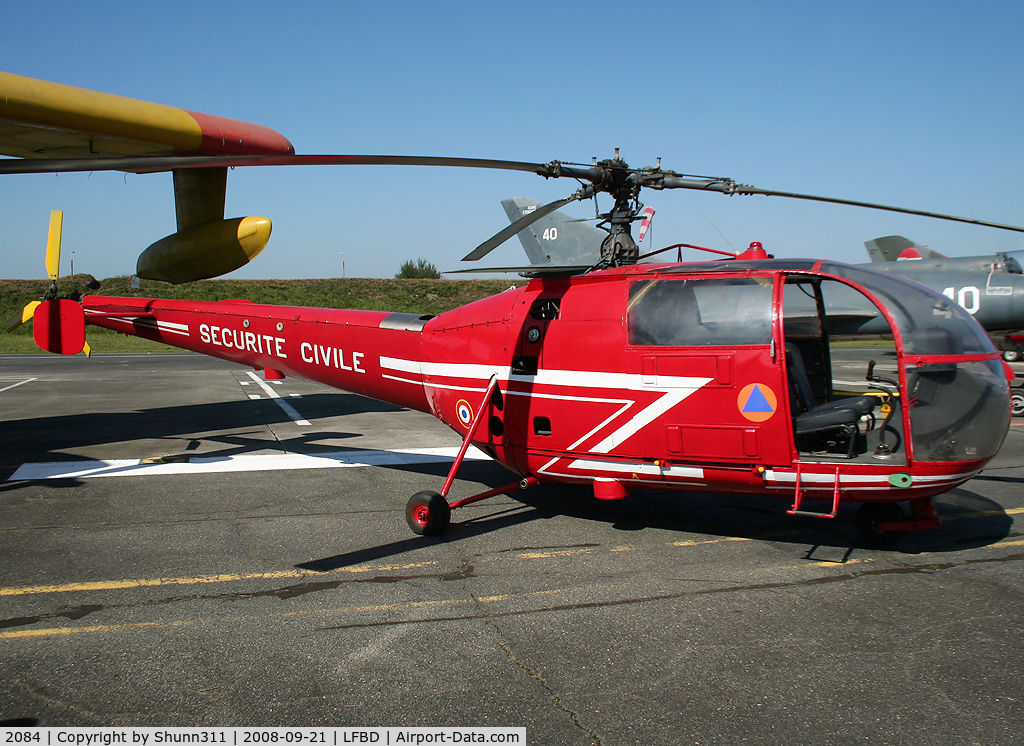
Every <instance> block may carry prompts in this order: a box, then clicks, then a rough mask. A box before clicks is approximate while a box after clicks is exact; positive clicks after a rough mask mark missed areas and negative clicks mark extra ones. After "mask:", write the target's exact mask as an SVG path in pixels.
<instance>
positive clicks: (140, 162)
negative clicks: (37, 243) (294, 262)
mask: <svg viewBox="0 0 1024 746" xmlns="http://www.w3.org/2000/svg"><path fill="white" fill-rule="evenodd" d="M225 166H227V167H234V166H451V167H461V168H495V169H501V170H504V171H527V172H529V173H536V174H541V175H544V174H545V173H547V172H548V171H549V169H550V166H549V165H548V164H545V163H526V162H523V161H498V160H491V159H488V158H448V157H443V156H419V155H185V156H139V157H128V158H55V159H36V158H0V174H48V173H63V172H74V171H137V172H146V171H171V170H174V169H179V168H212V167H221V168H223V167H225Z"/></svg>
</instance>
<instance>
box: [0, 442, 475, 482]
mask: <svg viewBox="0 0 1024 746" xmlns="http://www.w3.org/2000/svg"><path fill="white" fill-rule="evenodd" d="M458 453H459V448H458V446H450V447H448V446H446V447H442V448H399V449H395V450H392V451H385V450H372V449H364V450H360V449H352V450H349V451H331V452H330V453H315V454H304V453H270V454H250V455H242V456H192V457H190V458H187V459H181V460H180V461H179V460H177V459H175V460H173V461H168V462H166V463H161V462H159V461H157V460H156V459H152V460H151V459H144V460H145V461H150V463H143V461H144V460H143V459H110V460H91V461H50V462H39V463H30V464H22V465H21V466H20V467H19V468H18V470H17V471H16V472H14V474H12V475H11V476H10V477H9V478H8V480H7V481H8V482H15V481H19V480H24V479H92V478H96V477H154V476H168V475H174V474H223V473H228V472H243V471H284V470H291V469H344V468H354V467H366V466H406V465H410V464H433V463H443V462H449V461H452V460H454V459H455V457H456V456H457V455H458ZM466 458H467V459H470V460H473V461H487V460H489V457H488V456H487V454H485V453H484V452H483V451H480V450H479V449H477V448H475V447H472V446H471V447H470V448H469V450H468V451H467V452H466Z"/></svg>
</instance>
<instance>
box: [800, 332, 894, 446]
mask: <svg viewBox="0 0 1024 746" xmlns="http://www.w3.org/2000/svg"><path fill="white" fill-rule="evenodd" d="M786 370H787V372H788V375H789V392H790V404H791V406H792V411H793V412H794V413H795V412H800V413H799V414H795V415H794V417H793V431H794V434H795V436H796V441H797V449H798V450H801V451H803V450H814V449H813V448H811V447H807V448H803V447H801V442H803V444H804V445H809V443H808V441H810V440H811V439H812V436H823V437H828V436H829V434H830V433H834V434H836V435H838V434H840V433H844V434H845V435H846V440H847V447H846V457H847V458H853V456H854V450H855V449H856V445H857V436H858V434H859V431H858V427H857V423H858V422H860V418H861V417H863V416H864V415H866V414H871V412H872V411H874V408H875V405H876V404H877V403H878V399H877V397H874V396H850V397H846V398H843V399H834V400H833V401H829V402H825V403H824V404H817V403H816V402H815V400H814V392H813V390H812V389H811V382H810V380H809V379H808V378H807V369H806V368H805V367H804V359H803V355H801V354H800V349H799V348H798V347H797V346H796V345H795V344H794V343H792V342H787V343H786Z"/></svg>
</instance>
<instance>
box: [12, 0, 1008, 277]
mask: <svg viewBox="0 0 1024 746" xmlns="http://www.w3.org/2000/svg"><path fill="white" fill-rule="evenodd" d="M0 26H2V27H3V28H4V29H5V33H4V36H5V39H4V43H3V45H0V70H4V71H7V72H12V73H17V74H20V75H28V76H31V77H37V78H42V79H45V80H52V81H56V82H60V83H66V84H70V85H75V86H80V87H85V88H92V89H95V90H100V91H105V92H110V93H116V94H120V95H124V96H130V97H133V98H139V99H143V100H148V101H156V102H159V103H164V104H171V105H175V106H180V107H183V108H187V109H193V110H197V111H202V112H206V113H210V114H217V115H221V116H226V117H232V118H236V119H242V120H246V121H251V122H258V123H260V124H264V125H267V126H269V127H272V128H273V129H275V130H277V131H278V132H281V133H282V134H284V135H285V136H286V137H288V138H289V139H290V140H291V141H292V143H293V144H294V145H295V147H296V150H297V152H299V153H366V154H416V155H450V156H466V157H480V158H500V159H511V160H525V161H538V162H545V161H549V160H553V159H558V160H564V161H575V162H585V163H589V161H590V159H591V157H593V156H597V157H598V158H606V157H611V156H612V154H613V151H614V148H616V147H618V148H621V149H622V156H623V158H625V159H626V160H627V161H628V162H629V163H630V164H631V165H634V166H645V165H653V164H654V162H655V160H656V159H657V158H658V157H661V158H662V165H663V167H665V168H668V169H673V170H676V171H679V172H683V173H690V174H703V175H712V176H727V177H732V178H734V179H736V180H737V181H740V182H743V183H747V184H753V185H756V186H760V187H765V188H772V189H779V190H787V191H796V192H805V193H812V194H823V195H828V196H835V197H843V198H849V199H858V200H864V201H871V202H881V203H887V204H897V205H902V206H907V207H912V208H918V209H925V210H934V211H938V212H947V213H952V214H956V215H964V216H968V217H974V218H981V219H986V220H993V221H997V222H1003V223H1010V224H1015V225H1016V224H1024V179H1022V178H1021V174H1022V173H1024V149H1022V138H1021V135H1022V130H1024V111H1022V108H1024V105H1022V93H1024V63H1022V56H1021V55H1022V53H1021V33H1022V31H1024V5H1022V4H1021V3H1019V2H1018V3H1014V2H988V3H985V2H981V3H979V2H971V3H968V2H962V3H961V2H941V1H940V2H902V3H901V2H870V1H869V2H859V3H821V2H815V3H811V2H784V1H783V2H745V1H743V0H734V1H732V2H728V3H708V2H685V1H679V2H665V3H661V2H652V3H613V2H603V1H601V0H596V1H593V2H564V3H559V2H548V3H531V2H524V3H507V2H502V3H495V2H466V3H463V2H417V3H414V2H388V1H387V0H383V1H381V2H374V3H350V2H324V3H315V2H293V3H269V2H266V3H264V2H245V3H218V2H191V1H185V2H177V3H174V4H153V3H137V2H133V3H127V2H124V3H122V2H91V3H81V2H48V1H47V0H39V1H37V2H33V3H15V2H6V3H2V4H0ZM575 188H576V183H575V182H573V181H571V180H557V181H544V180H543V179H541V178H539V177H536V176H533V175H530V174H520V173H512V172H491V171H469V170H464V169H428V168H415V167H406V168H397V167H341V168H295V167H288V168H275V169H236V170H234V171H232V172H231V173H230V175H229V177H228V196H227V209H226V213H227V216H228V217H233V216H239V215H266V216H268V217H270V218H272V219H273V221H274V233H273V237H272V238H271V241H270V244H269V246H268V247H267V249H266V250H265V251H264V252H263V254H262V255H261V256H260V257H258V258H257V259H256V260H255V262H253V263H252V264H251V265H250V266H248V267H246V268H244V269H242V270H239V271H238V272H236V273H234V274H233V275H232V276H238V277H253V278H290V277H337V276H340V274H341V254H342V253H344V259H345V263H346V269H347V273H348V275H349V276H366V277H388V276H392V275H394V273H395V272H396V271H397V270H398V267H399V266H400V265H401V263H402V262H403V261H404V260H406V259H411V258H416V257H423V258H426V259H427V260H429V261H431V262H433V263H434V264H435V265H436V266H438V268H440V269H442V270H444V269H456V268H458V266H459V259H460V258H461V257H462V256H463V255H464V254H466V253H468V252H469V251H470V250H471V249H472V248H474V247H475V246H476V245H477V244H478V243H480V242H481V241H483V240H484V239H486V238H487V237H489V236H490V235H491V234H493V233H495V232H497V231H498V230H499V229H501V228H502V227H503V225H504V224H505V217H504V212H503V211H502V209H501V206H500V204H499V202H500V200H501V199H503V198H505V197H511V196H529V197H533V198H535V199H539V200H542V201H549V200H554V199H558V198H560V197H564V196H568V195H569V194H571V193H572V192H573V191H574V190H575ZM643 200H644V202H645V203H646V204H648V205H651V206H653V207H655V208H656V209H657V216H656V218H655V222H654V226H653V229H652V239H653V242H654V245H655V246H664V245H668V244H671V243H680V242H685V243H692V244H700V245H705V246H711V247H716V248H725V249H727V248H728V245H727V244H726V243H725V241H724V240H723V238H722V236H721V235H720V234H719V231H720V232H721V234H723V235H724V236H725V238H726V239H728V241H729V242H730V243H731V244H732V245H734V246H736V247H737V248H742V247H744V246H746V245H747V244H748V243H749V242H751V241H761V242H762V243H763V244H764V246H765V248H767V249H768V250H769V251H771V252H773V253H775V254H776V255H779V256H815V257H826V258H833V259H840V260H844V261H851V262H862V261H866V260H867V258H866V254H865V251H864V247H863V242H864V241H865V240H868V239H870V238H874V237H876V236H882V235H889V234H893V233H897V234H902V235H905V236H907V237H909V238H911V239H913V240H915V241H917V242H918V243H921V244H925V245H929V246H931V247H932V248H934V249H936V250H938V251H942V252H944V253H948V254H952V255H957V254H959V255H965V254H974V253H986V252H991V251H1005V250H1015V249H1021V248H1024V234H1020V233H1010V232H1003V231H998V230H995V229H990V228H979V227H971V226H965V225H958V224H954V223H947V222H942V221H937V220H929V219H926V218H919V217H910V216H900V215H894V214H888V213H881V212H873V211H868V210H864V209H859V208H849V207H839V206H832V205H824V204H814V203H806V202H800V201H793V200H785V199H782V198H774V197H773V198H766V197H725V196H722V195H718V194H696V193H693V192H684V191H674V192H653V191H648V192H645V193H644V196H643ZM607 206H608V204H607V202H605V203H604V204H603V207H607ZM51 209H63V210H64V211H65V217H64V251H65V257H70V255H71V252H72V251H74V258H75V269H76V271H79V272H91V273H92V274H94V275H96V276H97V277H101V278H102V277H108V276H112V275H117V274H130V273H131V272H132V271H133V270H134V266H135V259H136V257H137V256H138V254H139V252H140V251H141V250H142V249H144V248H145V247H146V246H148V245H149V244H150V243H151V242H153V241H155V240H157V239H159V238H161V237H163V236H165V235H167V234H169V233H171V232H173V231H174V204H173V197H172V186H171V177H170V174H155V175H131V174H129V175H125V174H120V173H113V174H101V173H94V174H91V175H88V174H63V175H60V176H53V175H45V176H43V175H36V176H6V177H3V178H2V179H0V221H2V226H3V230H2V232H0V257H2V262H3V269H2V271H0V275H2V276H4V277H41V276H43V274H44V271H43V259H42V255H43V249H44V246H45V238H46V230H47V220H48V217H49V211H50V210H51ZM568 211H569V212H572V213H573V214H575V215H577V216H580V217H585V216H589V215H591V214H593V207H592V203H584V204H582V205H577V206H575V207H574V208H572V209H570V210H568ZM694 258H696V256H694ZM524 259H525V255H524V254H523V253H522V250H521V248H520V246H519V243H518V241H516V240H514V239H513V240H512V241H510V242H508V243H507V244H505V245H504V246H502V247H501V248H499V249H498V250H496V251H495V252H494V253H492V254H491V255H490V257H488V258H487V259H485V260H483V264H484V265H486V266H501V265H506V264H519V263H521V262H523V261H524ZM68 269H69V267H68V266H67V265H65V267H64V271H68Z"/></svg>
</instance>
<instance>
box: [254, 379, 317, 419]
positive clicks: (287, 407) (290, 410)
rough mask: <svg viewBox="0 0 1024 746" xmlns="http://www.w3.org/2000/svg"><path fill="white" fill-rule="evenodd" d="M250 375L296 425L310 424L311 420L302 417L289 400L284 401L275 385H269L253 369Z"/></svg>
mask: <svg viewBox="0 0 1024 746" xmlns="http://www.w3.org/2000/svg"><path fill="white" fill-rule="evenodd" d="M249 377H250V378H251V379H252V380H254V381H256V385H257V386H259V387H260V388H261V389H263V390H264V391H266V392H267V396H269V397H270V398H271V399H273V400H274V401H275V402H276V403H277V406H279V407H280V408H281V409H283V410H284V413H285V414H286V415H288V416H289V417H291V418H292V419H293V420H294V421H295V424H296V425H307V426H308V425H309V420H304V419H302V415H301V414H299V413H298V411H296V409H295V407H293V406H292V405H291V404H289V403H288V402H286V401H284V400H283V399H282V398H281V395H280V394H279V393H277V392H276V391H274V388H273V386H268V385H267V383H266V381H261V380H260V377H259V376H258V375H256V374H255V373H253V372H252V371H249ZM275 383H276V381H275Z"/></svg>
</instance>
